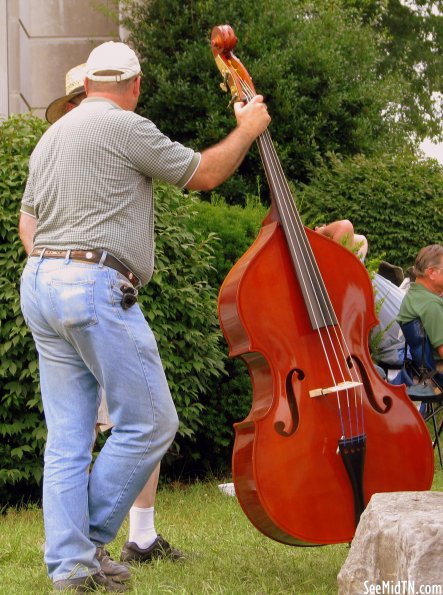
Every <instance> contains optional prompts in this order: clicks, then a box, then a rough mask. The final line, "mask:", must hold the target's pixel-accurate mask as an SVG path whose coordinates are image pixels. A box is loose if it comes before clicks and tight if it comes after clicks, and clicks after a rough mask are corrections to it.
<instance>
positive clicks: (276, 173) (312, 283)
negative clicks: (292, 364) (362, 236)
mask: <svg viewBox="0 0 443 595" xmlns="http://www.w3.org/2000/svg"><path fill="white" fill-rule="evenodd" d="M241 84H242V88H243V91H244V93H245V94H246V98H247V100H248V101H250V100H251V99H252V97H253V96H254V95H255V93H253V91H252V89H250V87H249V85H247V84H246V83H245V82H244V81H243V80H241ZM257 142H258V146H259V151H260V154H261V157H262V161H263V163H264V165H265V172H266V175H267V177H268V182H269V184H270V186H271V188H275V190H276V192H275V194H276V196H275V198H276V202H277V207H278V210H279V214H280V216H281V218H282V224H283V226H284V228H285V229H286V230H287V233H286V237H287V240H288V241H289V243H290V245H291V246H290V247H292V248H293V249H292V250H291V253H292V254H293V257H294V258H295V261H296V264H297V267H298V270H299V272H300V277H301V278H300V277H299V281H300V282H301V283H303V285H304V287H305V290H306V294H305V295H306V296H307V299H308V304H307V306H308V307H310V308H311V312H312V313H313V317H314V319H315V321H316V327H317V332H318V334H319V339H320V343H321V345H322V349H323V352H324V356H325V360H326V362H327V365H328V368H329V372H330V375H331V379H332V382H333V383H334V385H336V384H337V379H336V378H335V374H334V371H333V369H332V365H331V362H330V356H329V353H328V349H327V346H326V344H325V341H324V339H323V334H322V332H321V327H323V328H325V334H326V341H328V342H329V345H330V348H331V350H332V352H333V353H332V357H334V358H335V360H336V362H337V365H338V368H339V370H340V375H341V381H342V382H344V381H346V379H347V378H348V374H349V375H350V377H351V380H353V381H356V382H361V380H360V377H359V374H358V371H357V369H356V368H355V366H353V365H351V367H349V366H348V364H347V363H346V362H347V361H350V362H352V359H351V356H350V352H349V348H348V345H347V343H346V339H345V337H344V334H343V331H342V329H341V326H340V325H339V324H338V323H337V324H332V329H333V333H334V335H335V338H336V343H337V344H338V345H339V349H340V351H341V354H340V355H341V357H340V356H339V354H338V353H337V350H336V347H335V343H334V341H333V338H332V336H331V332H330V329H331V325H330V324H329V323H328V320H327V319H326V317H325V314H324V310H325V309H326V311H327V313H328V318H329V319H330V320H335V321H337V317H336V315H335V312H334V307H333V304H332V303H331V300H330V298H329V295H328V293H327V290H326V286H325V284H324V281H323V278H322V275H321V272H320V270H319V268H318V265H317V262H316V260H315V257H314V255H313V252H312V249H311V246H310V244H309V241H308V239H307V236H306V233H305V230H304V226H303V224H302V222H301V219H300V216H299V214H298V211H297V209H296V206H295V203H294V200H293V197H292V193H291V191H290V189H289V186H288V183H287V180H286V177H285V175H284V172H283V169H282V167H281V163H280V160H279V158H278V155H277V153H276V151H275V147H274V144H273V142H272V139H271V136H270V134H269V131H268V130H266V131H265V132H264V133H263V134H262V135H261V136H260V137H259V139H257ZM269 178H270V179H269ZM295 247H297V248H298V250H296V249H295ZM298 253H300V254H301V258H302V260H303V262H300V260H299V257H298ZM303 270H305V272H303ZM314 287H317V289H318V290H319V291H320V295H319V293H318V291H315V290H314ZM313 300H315V302H316V304H317V306H318V311H319V312H320V316H321V324H320V321H318V320H317V314H316V309H315V308H314V307H313ZM322 305H323V307H322ZM337 328H338V331H339V332H337ZM339 334H340V335H339ZM340 339H341V340H340ZM344 349H345V350H346V352H347V357H346V353H345V350H344ZM350 391H352V394H353V398H352V397H351V401H353V405H351V402H350V395H349V393H350ZM344 392H345V393H346V406H347V414H348V415H347V417H348V425H349V433H350V436H351V437H352V436H354V430H353V422H352V414H351V410H352V409H354V415H355V423H356V435H357V436H358V435H360V433H361V432H364V416H363V391H362V388H361V386H360V387H358V388H355V387H354V388H352V389H346V391H344ZM336 401H337V407H338V411H339V417H340V423H341V427H342V432H343V437H344V438H345V437H346V434H347V432H346V430H345V424H344V420H343V415H342V410H341V402H340V397H339V394H338V393H336Z"/></svg>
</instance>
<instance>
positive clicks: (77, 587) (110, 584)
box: [54, 572, 128, 593]
mask: <svg viewBox="0 0 443 595" xmlns="http://www.w3.org/2000/svg"><path fill="white" fill-rule="evenodd" d="M102 588H104V589H105V591H107V592H110V593H123V592H124V591H127V590H128V587H127V586H126V585H123V584H122V583H118V582H114V581H113V580H112V579H110V578H108V577H107V576H106V575H105V574H103V572H97V573H96V574H90V575H89V576H81V577H78V578H66V579H63V580H61V581H55V582H54V590H55V591H65V590H66V591H74V592H75V593H90V592H91V591H96V590H97V589H102Z"/></svg>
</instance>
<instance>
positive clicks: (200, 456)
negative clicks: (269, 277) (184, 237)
mask: <svg viewBox="0 0 443 595" xmlns="http://www.w3.org/2000/svg"><path fill="white" fill-rule="evenodd" d="M195 209H196V212H195V216H194V217H193V218H192V219H191V220H190V222H189V225H190V228H191V229H192V230H193V231H194V233H196V234H202V235H203V236H205V235H207V234H208V233H210V232H211V231H213V232H214V233H215V234H216V236H217V238H218V242H217V243H216V244H214V261H213V271H212V273H211V275H210V282H211V285H212V286H213V287H215V288H219V287H220V286H221V284H222V283H223V281H224V279H225V277H226V275H227V274H228V272H229V271H230V269H231V268H232V267H233V265H234V264H235V263H236V262H237V260H238V259H239V258H240V256H242V254H244V252H246V250H247V249H248V248H249V246H250V245H251V244H252V243H253V241H254V240H255V238H256V237H257V234H258V231H259V229H260V225H261V223H262V221H263V219H264V217H265V215H266V213H267V208H266V207H264V206H263V205H262V204H260V202H259V201H258V199H257V198H255V199H254V198H252V197H250V198H249V199H248V201H247V204H246V206H245V207H244V208H242V207H240V206H230V205H227V204H226V203H225V202H224V201H223V200H222V199H220V198H216V197H214V196H213V202H212V203H208V202H206V201H201V202H197V203H196V204H195ZM220 343H221V349H222V350H223V354H224V358H225V360H226V358H227V353H228V346H227V344H226V342H225V341H224V339H222V340H221V342H220ZM225 367H226V372H227V373H226V374H224V375H223V376H220V377H219V378H216V379H214V381H213V383H212V387H211V390H209V391H207V392H206V393H205V394H204V395H202V404H203V405H204V407H205V409H204V423H203V424H202V425H201V427H200V428H198V430H197V432H196V448H195V451H194V455H195V458H194V464H193V465H191V464H190V465H188V467H189V469H190V471H192V470H194V472H198V473H202V472H208V471H211V472H212V473H218V472H220V471H227V470H228V468H229V465H230V457H231V452H232V446H233V442H234V430H233V424H234V422H237V421H240V420H242V419H244V418H245V417H246V415H247V414H248V412H249V410H250V409H251V406H252V387H251V381H250V378H249V374H248V372H247V369H246V366H245V365H244V364H243V363H242V362H241V361H240V360H238V359H234V360H228V361H226V364H225ZM208 453H210V455H209V456H208Z"/></svg>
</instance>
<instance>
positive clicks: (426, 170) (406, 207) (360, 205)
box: [296, 153, 443, 268]
mask: <svg viewBox="0 0 443 595" xmlns="http://www.w3.org/2000/svg"><path fill="white" fill-rule="evenodd" d="M296 197H297V203H298V204H299V208H300V211H301V213H302V215H303V216H304V218H305V219H306V220H307V221H309V222H310V223H311V224H318V223H328V222H330V221H334V220H336V219H350V220H351V221H352V223H353V224H354V228H355V229H356V231H357V233H362V234H364V235H366V236H367V238H368V242H369V255H370V257H371V258H373V257H375V258H380V259H385V260H388V261H389V262H391V263H393V264H397V265H399V266H401V267H403V268H407V267H409V266H410V265H411V264H413V262H414V259H415V256H416V254H417V252H418V251H419V249H420V248H422V247H423V246H426V245H428V244H433V243H436V242H439V243H442V242H443V227H442V224H441V219H442V212H443V169H442V167H441V166H440V165H439V164H438V163H437V162H436V161H434V160H430V159H426V160H419V159H418V158H417V157H416V156H414V155H413V154H410V153H404V154H402V155H398V156H390V155H385V156H384V157H373V158H366V157H363V156H361V155H359V156H356V157H354V158H351V159H346V160H340V159H338V158H336V157H334V158H332V159H331V160H330V162H329V164H328V165H327V166H324V167H321V168H317V169H316V170H314V171H313V172H312V177H311V180H310V183H309V184H307V185H304V186H301V187H300V189H299V191H298V192H297V193H296Z"/></svg>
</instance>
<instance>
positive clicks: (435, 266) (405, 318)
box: [397, 244, 443, 371]
mask: <svg viewBox="0 0 443 595" xmlns="http://www.w3.org/2000/svg"><path fill="white" fill-rule="evenodd" d="M413 276H414V277H415V281H414V282H413V283H411V285H410V288H409V291H408V293H407V294H406V297H405V299H404V300H403V302H402V304H401V307H400V311H399V313H398V316H397V320H398V322H399V323H400V324H406V323H407V322H411V321H412V320H415V319H416V318H419V319H420V320H421V322H422V325H423V328H424V330H425V333H426V335H427V336H428V338H429V341H430V342H431V345H432V347H433V349H434V352H435V359H436V360H437V367H438V369H439V371H442V368H443V366H442V361H441V360H443V297H442V296H443V246H442V245H441V244H431V245H430V246H426V247H424V248H422V249H421V250H420V251H419V253H418V254H417V257H416V259H415V264H414V268H413ZM439 360H440V361H439Z"/></svg>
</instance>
